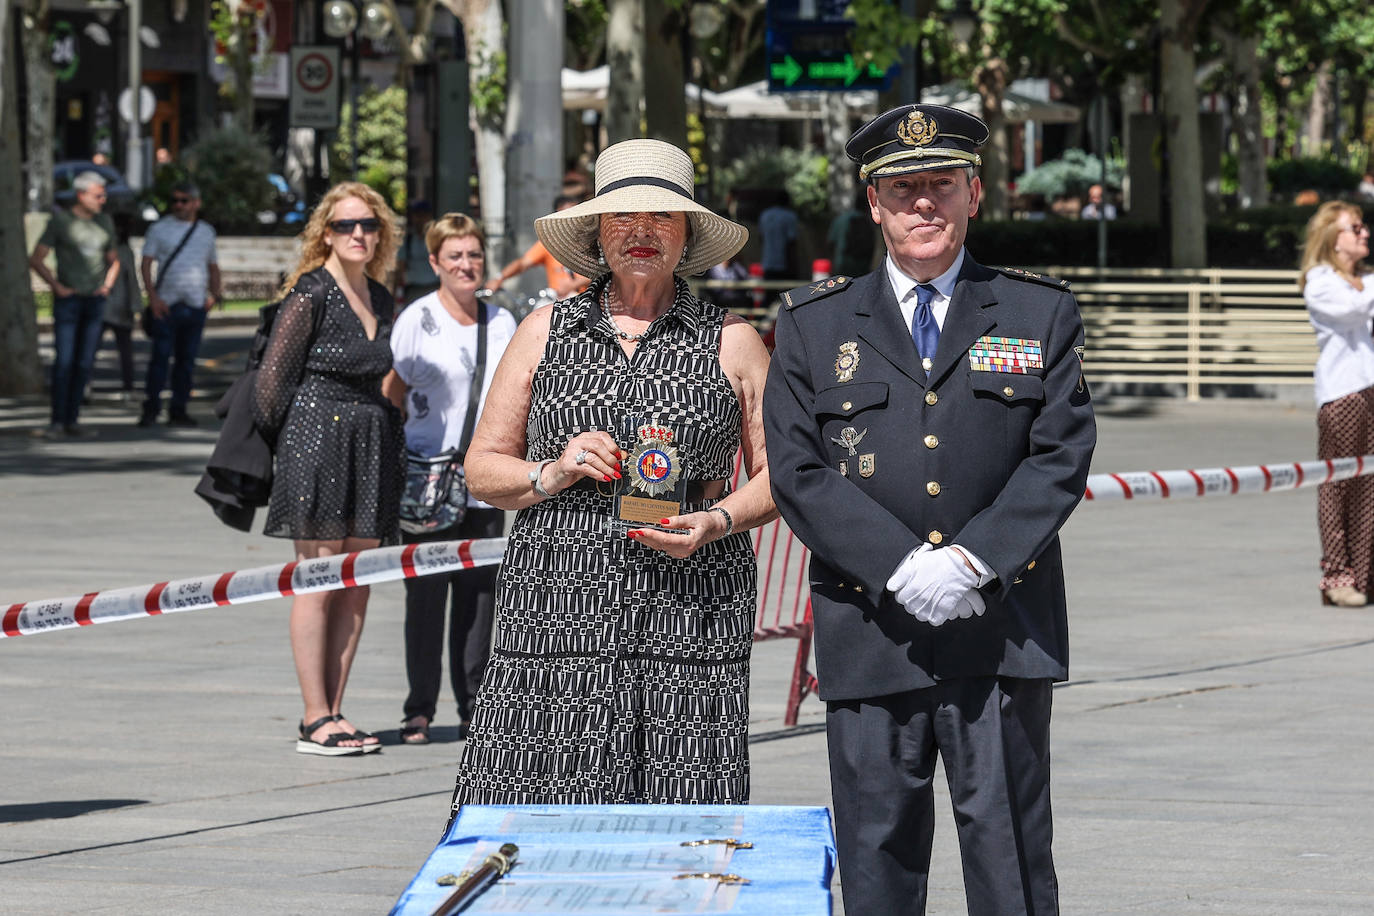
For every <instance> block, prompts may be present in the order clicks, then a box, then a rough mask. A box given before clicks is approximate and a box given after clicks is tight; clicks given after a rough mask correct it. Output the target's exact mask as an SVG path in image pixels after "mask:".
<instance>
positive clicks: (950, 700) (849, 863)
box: [826, 621, 1059, 916]
mask: <svg viewBox="0 0 1374 916" xmlns="http://www.w3.org/2000/svg"><path fill="white" fill-rule="evenodd" d="M957 624H958V621H955V622H954V623H953V624H952V625H957ZM1050 692H1051V691H1050V682H1049V681H1048V680H1025V679H1020V678H1007V677H996V676H987V677H969V678H954V679H950V680H944V681H940V682H938V683H937V684H936V685H935V686H933V687H926V688H922V689H918V690H909V691H906V692H904V693H898V694H892V695H890V696H883V697H875V698H870V699H863V700H846V701H837V702H831V703H830V704H829V705H828V711H827V715H826V731H827V737H828V745H829V751H830V784H831V793H832V798H833V801H834V811H835V838H836V846H837V850H838V852H839V859H840V884H841V889H842V891H843V894H844V908H845V912H847V913H856V914H858V913H862V914H863V916H885V914H891V916H898V914H900V916H912V914H923V913H925V910H926V885H927V879H928V877H929V873H930V850H931V842H932V837H933V834H934V827H935V800H934V792H933V790H932V780H933V778H934V775H935V759H936V757H937V755H938V756H939V757H940V758H941V759H943V761H944V766H945V779H946V782H947V783H948V784H949V791H950V796H951V800H952V802H953V806H954V821H955V825H956V829H957V830H958V834H959V850H960V855H961V858H962V860H963V868H964V887H965V896H966V898H967V902H968V912H969V916H1016V914H1026V916H1032V914H1033V916H1055V914H1058V912H1059V886H1058V882H1057V880H1056V878H1055V873H1054V861H1053V858H1052V856H1051V852H1050V844H1051V840H1052V837H1053V826H1052V821H1051V812H1050V742H1049V737H1050Z"/></svg>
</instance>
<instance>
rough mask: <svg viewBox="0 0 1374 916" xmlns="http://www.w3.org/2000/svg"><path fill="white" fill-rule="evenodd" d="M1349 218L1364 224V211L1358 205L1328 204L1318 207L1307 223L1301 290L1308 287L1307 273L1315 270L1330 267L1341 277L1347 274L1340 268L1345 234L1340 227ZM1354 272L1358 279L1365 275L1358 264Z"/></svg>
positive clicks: (1303, 249) (1300, 278)
mask: <svg viewBox="0 0 1374 916" xmlns="http://www.w3.org/2000/svg"><path fill="white" fill-rule="evenodd" d="M1346 214H1349V215H1350V219H1351V222H1355V223H1359V222H1362V221H1363V220H1364V211H1362V210H1361V209H1360V208H1359V207H1357V206H1355V205H1354V204H1351V203H1346V202H1345V201H1343V200H1328V201H1327V202H1326V203H1324V204H1322V205H1321V206H1320V207H1318V208H1317V212H1316V213H1313V214H1312V218H1311V219H1309V220H1308V221H1307V236H1306V241H1304V243H1303V246H1302V268H1301V270H1299V271H1298V289H1299V290H1301V289H1303V288H1305V287H1306V286H1307V272H1308V271H1309V270H1311V269H1312V268H1314V267H1319V266H1321V265H1322V264H1326V265H1328V266H1330V267H1335V268H1336V270H1337V272H1338V273H1342V274H1343V273H1344V271H1341V270H1340V268H1339V267H1337V265H1336V239H1338V238H1340V234H1341V229H1340V227H1339V226H1338V225H1336V224H1337V223H1338V222H1340V219H1341V217H1342V216H1344V215H1346ZM1354 271H1355V275H1356V276H1358V275H1359V274H1360V273H1361V272H1362V266H1361V265H1360V264H1355V265H1354ZM1352 279H1353V278H1352Z"/></svg>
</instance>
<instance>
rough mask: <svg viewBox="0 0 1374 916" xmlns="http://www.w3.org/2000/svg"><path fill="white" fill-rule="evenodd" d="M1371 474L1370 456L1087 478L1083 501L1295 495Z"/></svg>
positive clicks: (1372, 460) (1373, 464)
mask: <svg viewBox="0 0 1374 916" xmlns="http://www.w3.org/2000/svg"><path fill="white" fill-rule="evenodd" d="M1366 474H1374V455H1363V456H1361V457H1358V458H1333V459H1331V460H1329V461H1296V462H1293V463H1292V464H1257V465H1249V466H1246V467H1238V468H1203V469H1201V470H1196V471H1192V470H1185V471H1127V472H1126V473H1123V474H1092V475H1090V476H1089V477H1088V487H1087V491H1086V492H1085V493H1084V498H1085V499H1092V500H1110V499H1177V498H1186V497H1201V496H1232V495H1235V494H1238V493H1269V492H1272V491H1274V490H1298V489H1301V488H1303V487H1315V486H1319V485H1320V484H1324V483H1334V482H1336V481H1338V480H1349V479H1350V478H1352V477H1363V476H1364V475H1366Z"/></svg>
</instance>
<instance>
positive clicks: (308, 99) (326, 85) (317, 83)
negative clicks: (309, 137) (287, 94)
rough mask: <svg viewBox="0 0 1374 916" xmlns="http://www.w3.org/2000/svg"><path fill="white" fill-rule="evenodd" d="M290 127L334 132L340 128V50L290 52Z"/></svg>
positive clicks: (329, 47)
mask: <svg viewBox="0 0 1374 916" xmlns="http://www.w3.org/2000/svg"><path fill="white" fill-rule="evenodd" d="M290 126H291V127H313V128H315V129H317V130H334V129H335V128H337V127H338V126H339V49H338V48H337V47H336V46H334V45H318V46H312V45H297V46H295V47H293V48H292V49H291V106H290Z"/></svg>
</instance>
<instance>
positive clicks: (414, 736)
mask: <svg viewBox="0 0 1374 916" xmlns="http://www.w3.org/2000/svg"><path fill="white" fill-rule="evenodd" d="M414 718H415V716H407V717H406V718H404V719H402V720H401V743H402V744H429V720H428V719H426V720H425V724H424V725H406V723H407V722H409V721H410V720H411V719H414Z"/></svg>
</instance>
